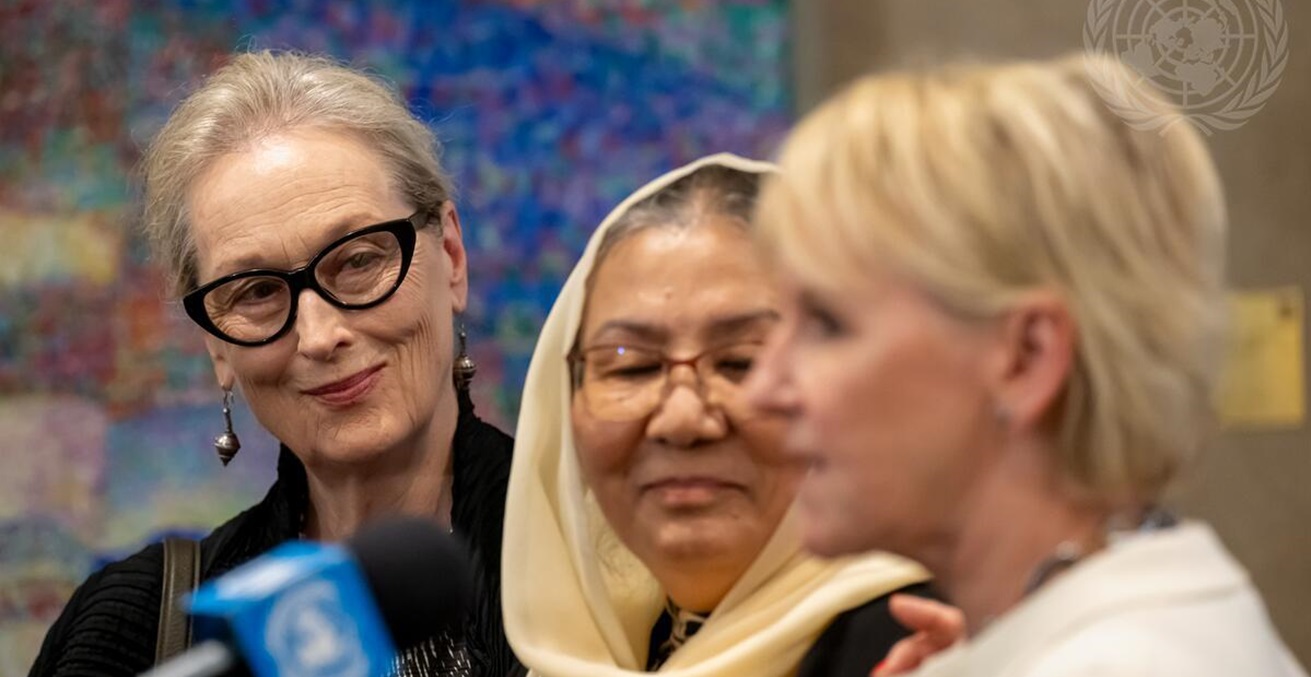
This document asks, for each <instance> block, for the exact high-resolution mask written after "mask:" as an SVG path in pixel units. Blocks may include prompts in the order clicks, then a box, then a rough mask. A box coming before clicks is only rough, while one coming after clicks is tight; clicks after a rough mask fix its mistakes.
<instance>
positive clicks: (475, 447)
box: [30, 393, 521, 677]
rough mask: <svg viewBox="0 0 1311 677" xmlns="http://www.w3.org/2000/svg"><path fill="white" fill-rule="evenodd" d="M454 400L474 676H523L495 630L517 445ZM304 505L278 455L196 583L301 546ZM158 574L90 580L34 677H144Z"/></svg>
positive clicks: (160, 562)
mask: <svg viewBox="0 0 1311 677" xmlns="http://www.w3.org/2000/svg"><path fill="white" fill-rule="evenodd" d="M459 399H460V418H459V423H458V425H457V426H456V430H455V438H454V442H453V448H452V453H453V454H454V458H453V459H452V461H453V464H454V467H453V473H454V477H453V489H452V497H451V498H452V502H453V505H452V509H451V521H452V523H453V525H454V527H455V532H456V534H457V535H458V536H460V537H462V538H463V539H464V540H465V542H466V544H467V545H468V546H469V548H470V550H471V551H472V553H473V556H474V560H475V562H474V572H475V576H474V578H475V582H474V586H475V590H474V594H473V599H474V604H473V609H472V610H471V612H470V617H469V619H468V622H467V623H465V624H464V626H463V627H464V628H466V633H465V636H464V637H463V638H462V639H463V640H464V643H465V646H466V648H467V650H468V652H469V655H470V658H471V659H472V662H473V665H474V674H477V675H487V676H489V677H501V676H502V675H506V674H508V673H511V672H517V671H518V670H520V669H521V668H520V666H519V664H518V662H517V661H516V660H515V659H514V655H513V654H512V653H511V651H510V646H509V643H508V642H507V641H506V639H505V630H504V627H503V624H502V621H501V570H500V566H501V531H502V524H503V522H504V520H505V492H506V485H507V483H508V481H509V476H510V458H511V454H512V448H513V441H512V440H511V439H510V437H509V436H508V435H506V434H505V433H502V432H501V431H499V430H497V429H496V428H494V427H492V426H490V425H488V424H486V423H484V422H483V421H482V420H481V419H479V418H478V417H477V416H476V415H475V414H474V412H473V404H472V403H471V402H470V401H469V399H468V397H467V396H466V395H465V394H464V393H461V394H460V396H459ZM308 502H309V488H308V484H307V480H306V476H305V468H304V466H303V465H301V463H300V461H299V460H298V459H297V458H296V456H295V455H294V454H292V453H291V452H290V451H289V450H288V449H287V448H286V447H283V448H282V452H281V454H280V456H279V458H278V478H277V481H276V482H274V484H273V486H272V487H271V488H270V489H269V492H268V494H267V495H266V496H265V497H264V499H263V500H261V501H260V502H259V503H258V504H256V505H255V506H253V507H251V508H250V509H248V510H246V511H245V512H242V513H241V514H240V515H237V516H236V517H234V518H232V519H231V520H229V521H228V522H226V523H224V524H223V525H222V526H219V527H218V528H217V529H215V530H214V531H213V532H211V533H210V534H209V535H208V536H206V537H205V538H204V539H203V540H202V541H201V546H200V552H201V573H200V577H201V580H208V579H211V578H215V577H218V576H221V575H223V574H224V573H226V572H228V571H229V570H231V569H233V568H234V567H236V566H238V565H240V564H243V563H245V562H247V561H249V560H251V559H253V558H255V557H258V556H259V555H262V554H264V553H265V552H268V551H269V550H271V549H272V548H273V547H275V546H277V545H279V544H280V543H283V542H284V541H288V540H293V539H296V538H298V537H299V534H300V532H301V526H302V525H301V519H302V517H301V516H302V515H303V514H304V512H305V508H306V506H307V505H308ZM163 566H164V558H163V547H162V546H161V545H159V544H154V545H150V546H147V547H146V548H145V549H143V550H141V551H140V552H138V553H136V554H135V555H132V556H131V557H128V558H127V559H124V560H121V561H118V562H114V563H112V564H109V565H107V566H105V567H104V568H103V569H101V570H100V571H97V572H96V573H94V574H92V575H91V576H90V577H89V578H87V580H86V581H85V582H84V583H83V584H82V585H81V586H79V587H78V589H77V591H76V592H74V593H73V597H72V599H70V600H69V602H68V605H67V606H65V608H64V611H63V613H62V614H61V615H60V616H59V618H58V620H56V621H55V623H54V625H53V626H51V628H50V631H49V633H48V634H47V635H46V638H45V641H44V642H43V643H42V645H41V652H40V654H39V655H38V656H37V659H36V662H35V663H34V664H33V666H32V670H31V672H30V675H31V676H32V677H54V676H57V677H120V676H121V677H129V676H131V675H137V674H139V673H141V672H143V671H145V670H148V669H150V667H151V666H152V665H153V664H154V660H155V641H156V634H157V631H158V627H159V603H160V589H161V587H162V581H161V577H162V575H163V573H162V572H163ZM434 573H437V572H434Z"/></svg>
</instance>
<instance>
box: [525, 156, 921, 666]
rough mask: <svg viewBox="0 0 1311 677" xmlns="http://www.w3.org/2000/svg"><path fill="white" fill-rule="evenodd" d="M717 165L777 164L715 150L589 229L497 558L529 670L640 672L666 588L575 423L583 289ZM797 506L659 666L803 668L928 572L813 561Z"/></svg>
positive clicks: (544, 363) (532, 374)
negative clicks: (633, 226)
mask: <svg viewBox="0 0 1311 677" xmlns="http://www.w3.org/2000/svg"><path fill="white" fill-rule="evenodd" d="M707 165H723V166H726V167H731V168H734V169H739V170H743V171H747V172H754V173H759V174H766V173H770V172H774V171H776V168H775V167H774V166H773V165H771V164H768V163H764V162H755V161H751V160H745V159H742V158H739V157H736V156H733V155H728V154H719V155H714V156H711V157H707V158H703V159H701V160H698V161H696V162H694V163H692V164H690V165H687V166H685V167H682V168H680V169H677V170H675V171H672V172H670V173H668V174H665V175H664V176H661V177H660V178H658V179H656V180H655V181H652V182H651V183H649V184H647V185H645V186H643V187H642V189H641V190H639V191H637V192H636V193H634V194H633V195H631V196H629V197H628V199H626V200H624V201H623V202H622V203H621V204H620V205H619V206H618V207H616V208H615V209H614V211H612V212H611V213H610V215H609V216H607V217H606V219H605V221H603V222H602V223H601V226H600V227H599V228H597V230H596V232H595V233H594V234H593V235H592V239H591V241H590V242H589V243H588V245H587V250H586V251H585V252H584V253H583V257H582V260H581V261H579V263H578V265H577V267H575V268H574V270H573V273H571V274H570V275H569V279H568V280H567V281H566V282H565V285H564V289H563V290H562V291H561V293H560V297H559V299H557V300H556V302H555V307H554V308H552V309H551V314H550V316H548V317H547V319H546V325H545V326H544V327H543V329H542V334H541V337H540V338H539V340H538V343H537V349H536V351H535V352H534V353H533V360H532V364H531V365H530V366H529V368H528V378H527V382H526V383H525V385H524V397H523V406H522V408H521V410H520V414H519V427H518V430H517V432H516V435H515V437H516V440H515V452H514V466H513V469H512V471H511V473H510V488H509V497H508V499H507V504H506V513H505V541H504V552H503V558H502V564H501V566H502V578H501V581H502V593H501V594H502V599H503V604H504V609H505V631H506V635H507V636H508V637H509V639H510V645H511V646H512V647H513V648H514V651H515V653H516V654H517V655H518V656H519V659H520V660H522V661H523V662H524V664H526V665H527V666H528V667H529V668H530V669H531V670H532V673H533V674H536V675H542V676H544V677H590V676H593V675H597V676H600V675H605V676H611V677H613V676H618V675H625V674H633V673H642V672H644V668H645V665H646V653H647V646H648V642H649V638H650V632H651V628H652V626H653V625H654V623H655V621H656V619H657V618H658V617H659V615H660V611H661V609H662V608H663V606H664V593H663V592H662V591H661V590H660V587H659V585H658V584H657V583H656V581H655V579H654V578H653V577H652V575H651V573H650V572H649V571H648V570H647V568H646V567H645V566H643V565H642V563H641V562H640V561H638V559H637V558H636V557H635V556H634V555H633V554H632V553H631V552H630V551H628V550H627V549H626V548H625V547H624V546H623V545H622V544H621V543H620V542H619V539H618V537H617V536H616V535H615V534H614V532H613V531H611V529H610V527H609V526H608V525H607V524H606V522H605V518H604V517H603V515H602V514H601V512H600V508H599V507H598V506H597V504H596V502H595V500H594V499H593V498H592V496H591V494H590V492H589V491H588V490H587V489H586V487H585V486H584V483H583V480H582V476H581V471H580V469H579V466H578V462H577V457H576V455H575V452H574V441H573V432H572V430H571V426H570V423H569V422H570V411H569V410H570V398H571V383H570V374H569V369H568V367H567V365H566V363H565V356H566V354H567V353H568V351H569V350H570V348H571V347H572V344H573V341H574V337H575V336H576V335H577V332H578V327H579V324H580V322H581V321H582V314H583V301H584V296H585V290H584V286H585V283H586V281H587V277H588V275H589V274H590V272H591V270H592V263H593V260H594V259H595V256H596V249H597V246H598V245H599V244H600V242H601V240H602V238H603V236H604V234H605V233H606V231H607V230H608V229H609V228H610V227H611V226H612V225H613V224H614V223H615V222H616V220H618V218H619V217H620V216H621V215H622V214H624V213H626V212H627V211H628V209H629V208H631V207H632V206H633V205H634V204H636V203H638V202H639V201H641V200H642V199H644V198H646V197H647V196H650V195H652V194H654V193H655V192H657V191H659V190H660V189H662V188H663V187H665V186H668V185H669V184H671V183H673V182H674V181H677V180H678V179H680V178H682V177H684V176H687V175H688V174H691V173H692V172H693V171H695V170H697V169H698V168H701V167H705V166H707ZM794 512H795V511H790V512H789V513H788V515H787V516H786V517H785V518H784V519H783V521H782V523H781V524H780V525H779V528H778V530H777V531H776V532H775V534H774V536H773V538H771V539H770V541H769V542H768V543H767V544H766V545H765V548H764V549H763V550H762V551H761V553H760V555H759V556H758V557H757V558H756V560H755V562H754V563H753V564H752V565H751V567H750V568H749V569H748V570H747V572H746V573H745V574H744V575H743V577H742V578H741V579H739V580H738V582H737V583H736V584H735V585H734V586H733V588H732V589H731V590H730V591H729V593H728V595H727V596H726V597H725V598H724V600H723V602H721V603H720V604H719V606H718V607H716V608H715V610H714V613H712V614H711V615H710V618H709V620H708V621H707V622H706V623H705V625H704V626H702V628H701V630H700V632H698V633H697V634H696V635H694V636H693V637H692V638H691V639H690V640H688V641H687V643H686V644H684V645H683V646H681V647H680V648H679V649H678V650H677V651H675V652H674V654H673V655H672V656H670V658H669V660H668V661H666V662H665V664H664V665H663V666H662V667H661V669H660V672H661V673H669V674H676V675H683V676H687V677H691V676H693V675H731V676H738V675H743V676H746V675H750V676H751V677H769V676H771V675H776V676H783V675H791V674H794V673H795V672H796V670H797V666H798V663H799V662H800V661H801V659H802V657H803V656H804V655H805V653H806V651H807V649H809V648H810V645H811V644H812V643H813V642H814V641H815V639H816V638H817V637H818V636H819V634H820V633H821V632H822V631H823V630H824V628H825V627H826V626H827V625H828V624H829V622H830V621H832V619H833V618H834V617H836V616H837V615H838V614H840V613H842V612H843V611H846V610H848V609H851V608H854V607H857V606H860V605H861V604H864V603H865V602H867V601H869V600H871V599H874V598H876V597H879V596H881V595H883V594H885V593H887V592H889V591H892V590H895V589H897V588H900V587H903V586H905V585H909V584H911V583H916V582H919V581H922V580H925V579H926V578H927V577H928V574H927V573H926V572H925V571H924V570H923V569H921V568H920V567H919V566H917V565H915V564H913V563H911V562H909V561H907V560H904V559H900V558H897V557H894V556H891V555H883V554H876V555H870V556H864V557H860V558H854V559H845V560H835V561H821V560H818V559H815V558H812V557H809V556H807V555H805V554H804V553H803V552H802V551H801V548H800V540H799V535H798V532H797V528H796V516H795V515H794Z"/></svg>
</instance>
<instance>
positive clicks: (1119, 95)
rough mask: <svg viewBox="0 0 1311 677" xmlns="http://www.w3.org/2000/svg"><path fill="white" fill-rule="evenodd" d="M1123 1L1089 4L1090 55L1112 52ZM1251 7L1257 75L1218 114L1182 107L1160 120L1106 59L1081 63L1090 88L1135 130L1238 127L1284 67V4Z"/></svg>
mask: <svg viewBox="0 0 1311 677" xmlns="http://www.w3.org/2000/svg"><path fill="white" fill-rule="evenodd" d="M1124 1H1125V0H1092V2H1091V3H1090V4H1089V5H1088V16H1087V20H1086V21H1085V22H1084V26H1083V44H1084V48H1085V50H1087V52H1088V53H1089V54H1090V55H1091V54H1095V53H1099V52H1113V51H1114V50H1113V45H1110V44H1108V43H1109V42H1110V39H1111V37H1112V36H1111V35H1110V33H1111V31H1110V30H1109V29H1110V23H1111V19H1112V18H1113V17H1114V16H1115V10H1116V9H1117V8H1118V7H1119V5H1121V4H1122V3H1123V2H1124ZM1240 1H1241V0H1240ZM1251 5H1253V6H1254V7H1255V9H1256V14H1257V16H1258V18H1259V20H1260V24H1261V37H1262V40H1261V42H1262V43H1263V44H1264V45H1265V51H1264V53H1262V54H1261V57H1260V63H1259V64H1258V67H1257V69H1256V73H1254V74H1252V75H1253V76H1254V77H1249V78H1248V80H1247V82H1246V83H1245V84H1243V85H1240V88H1241V91H1237V90H1238V89H1239V88H1235V90H1234V93H1232V94H1231V95H1230V96H1229V99H1228V101H1226V102H1225V103H1224V105H1223V106H1221V107H1220V108H1219V109H1216V110H1189V109H1188V108H1183V109H1181V110H1180V112H1179V114H1177V115H1163V114H1161V113H1160V112H1159V111H1154V110H1152V107H1151V106H1147V105H1145V104H1144V103H1143V92H1142V90H1140V89H1139V88H1138V84H1137V83H1136V82H1133V81H1129V80H1127V79H1126V78H1124V77H1123V76H1122V75H1120V74H1119V73H1117V72H1116V71H1113V70H1111V69H1110V68H1108V65H1109V64H1108V63H1107V62H1106V61H1105V60H1101V59H1092V58H1089V59H1086V60H1085V66H1086V67H1087V69H1088V71H1089V75H1090V79H1091V81H1092V84H1093V87H1094V88H1095V89H1096V90H1097V92H1098V94H1099V95H1101V97H1102V100H1103V101H1105V103H1106V105H1107V107H1109V108H1110V109H1111V111H1112V112H1114V113H1115V114H1116V115H1118V116H1120V117H1121V118H1123V119H1124V120H1125V121H1126V122H1128V123H1129V125H1130V126H1132V127H1134V128H1136V129H1142V130H1154V129H1160V130H1161V133H1164V132H1165V130H1167V129H1169V127H1170V126H1172V125H1173V124H1175V123H1177V122H1180V121H1186V122H1189V123H1191V124H1193V125H1194V126H1195V127H1197V128H1198V129H1199V130H1200V131H1202V132H1203V133H1204V134H1206V135H1208V136H1209V135H1211V134H1212V133H1213V132H1214V131H1215V130H1223V131H1229V130H1233V129H1237V128H1239V127H1241V126H1242V125H1243V123H1245V122H1246V121H1247V120H1248V119H1250V118H1251V117H1252V116H1253V115H1256V114H1257V113H1258V112H1259V111H1260V110H1261V109H1262V108H1263V107H1264V106H1265V103H1266V101H1267V100H1268V99H1269V98H1270V97H1271V96H1272V95H1273V94H1274V93H1275V90H1276V89H1277V88H1278V87H1279V82H1280V79H1281V78H1282V77H1283V75H1284V67H1285V66H1287V65H1288V23H1287V22H1286V21H1285V20H1284V8H1283V5H1282V4H1280V1H1279V0H1251ZM1144 77H1145V76H1144Z"/></svg>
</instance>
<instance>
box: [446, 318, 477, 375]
mask: <svg viewBox="0 0 1311 677" xmlns="http://www.w3.org/2000/svg"><path fill="white" fill-rule="evenodd" d="M468 340H469V336H468V334H466V333H465V332H464V323H463V322H461V323H460V354H459V355H457V356H456V357H455V365H454V366H453V367H452V368H451V376H452V377H453V378H454V379H455V388H456V390H460V391H465V392H467V391H468V390H469V382H470V381H473V376H474V374H477V373H478V363H477V362H474V361H473V358H472V357H469V345H468Z"/></svg>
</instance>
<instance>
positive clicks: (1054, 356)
mask: <svg viewBox="0 0 1311 677" xmlns="http://www.w3.org/2000/svg"><path fill="white" fill-rule="evenodd" d="M1000 338H1001V346H1000V347H1001V351H1002V368H1001V372H1000V374H999V378H998V383H997V384H996V397H997V404H996V406H997V411H998V412H999V413H1004V414H1005V416H1006V423H1007V424H1008V425H1013V426H1020V427H1025V428H1031V427H1034V426H1036V425H1038V424H1039V423H1040V422H1041V421H1042V420H1043V419H1045V418H1046V417H1047V414H1048V413H1049V412H1050V411H1051V410H1052V408H1053V407H1054V406H1056V403H1057V402H1058V400H1059V399H1060V396H1061V394H1062V393H1063V392H1064V391H1065V388H1066V384H1067V383H1068V381H1069V379H1070V376H1071V373H1072V371H1073V368H1074V354H1075V350H1076V343H1077V329H1076V327H1075V321H1074V316H1073V315H1072V314H1071V312H1070V310H1069V307H1068V306H1067V305H1066V303H1065V301H1064V299H1062V298H1061V297H1060V296H1059V295H1056V294H1050V293H1044V292H1036V293H1032V294H1029V295H1027V296H1026V297H1025V298H1023V299H1021V300H1020V301H1019V302H1018V303H1016V304H1015V305H1014V306H1013V308H1012V310H1010V311H1008V312H1007V314H1006V316H1005V317H1004V318H1003V320H1002V327H1001V337H1000Z"/></svg>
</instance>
